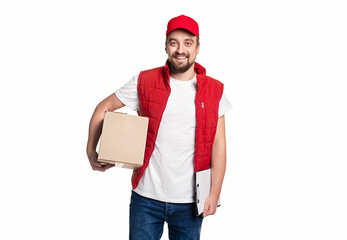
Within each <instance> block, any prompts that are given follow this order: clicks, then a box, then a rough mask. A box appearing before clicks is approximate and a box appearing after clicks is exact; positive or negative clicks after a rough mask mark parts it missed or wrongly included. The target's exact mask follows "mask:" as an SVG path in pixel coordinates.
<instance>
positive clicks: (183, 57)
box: [175, 57, 187, 61]
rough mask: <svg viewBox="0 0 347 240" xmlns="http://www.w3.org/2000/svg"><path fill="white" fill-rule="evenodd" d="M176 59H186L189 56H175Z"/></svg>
mask: <svg viewBox="0 0 347 240" xmlns="http://www.w3.org/2000/svg"><path fill="white" fill-rule="evenodd" d="M175 58H176V59H178V60H179V61H182V60H184V59H186V58H187V57H175Z"/></svg>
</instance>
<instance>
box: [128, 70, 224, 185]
mask: <svg viewBox="0 0 347 240" xmlns="http://www.w3.org/2000/svg"><path fill="white" fill-rule="evenodd" d="M194 70H195V73H196V81H197V91H196V97H195V107H196V134H195V154H194V172H197V171H201V170H205V169H208V168H210V166H211V152H212V144H213V141H214V137H215V135H216V129H217V122H218V108H219V101H220V99H221V97H222V94H223V86H224V85H223V83H221V82H219V81H218V80H215V79H213V78H211V77H208V76H206V70H205V68H204V67H202V66H201V65H200V64H198V63H195V68H194ZM137 91H138V96H139V110H138V112H137V113H138V115H139V116H145V117H148V118H149V123H148V131H147V141H146V148H145V155H144V161H143V166H142V167H140V168H138V169H135V170H134V172H133V175H132V178H131V182H132V187H133V189H135V188H136V187H137V185H138V184H139V182H140V179H141V177H142V176H143V173H144V172H145V170H146V168H147V166H148V163H149V159H150V157H151V155H152V152H153V150H154V146H155V141H156V138H157V134H158V129H159V125H160V121H161V118H162V115H163V113H164V110H165V107H166V103H167V100H168V98H169V95H170V93H171V88H170V70H169V67H168V64H167V63H166V65H165V66H164V67H159V68H154V69H151V70H146V71H142V72H141V73H140V74H139V77H138V83H137Z"/></svg>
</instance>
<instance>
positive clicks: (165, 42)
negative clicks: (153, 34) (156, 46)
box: [165, 42, 167, 54]
mask: <svg viewBox="0 0 347 240" xmlns="http://www.w3.org/2000/svg"><path fill="white" fill-rule="evenodd" d="M165 52H166V54H167V46H166V42H165Z"/></svg>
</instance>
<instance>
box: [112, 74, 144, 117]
mask: <svg viewBox="0 0 347 240" xmlns="http://www.w3.org/2000/svg"><path fill="white" fill-rule="evenodd" d="M137 79H138V75H134V76H133V77H132V78H131V79H130V81H129V82H127V83H126V84H125V85H124V86H123V87H121V88H120V89H118V90H116V91H115V95H116V96H117V98H118V99H119V101H121V102H122V103H123V104H124V105H125V106H127V107H129V108H130V109H131V110H134V111H137V110H138V108H139V96H138V93H137Z"/></svg>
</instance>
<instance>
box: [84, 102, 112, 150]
mask: <svg viewBox="0 0 347 240" xmlns="http://www.w3.org/2000/svg"><path fill="white" fill-rule="evenodd" d="M106 110H107V109H105V108H104V107H103V106H102V104H99V105H98V106H97V107H96V108H95V110H94V113H93V115H92V118H91V119H90V123H89V134H88V142H87V154H89V153H90V152H93V151H95V150H96V146H97V144H98V141H99V138H100V135H101V131H102V124H103V120H104V115H105V111H106Z"/></svg>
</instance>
